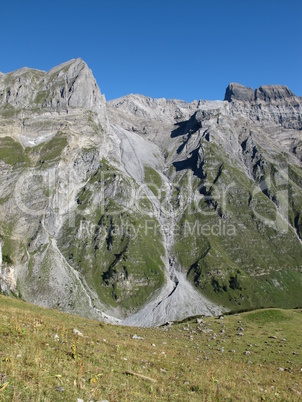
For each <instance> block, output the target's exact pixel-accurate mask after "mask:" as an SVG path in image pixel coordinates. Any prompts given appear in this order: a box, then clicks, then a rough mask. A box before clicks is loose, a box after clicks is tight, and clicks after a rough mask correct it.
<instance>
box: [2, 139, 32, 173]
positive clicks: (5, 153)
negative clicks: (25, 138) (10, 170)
mask: <svg viewBox="0 0 302 402" xmlns="http://www.w3.org/2000/svg"><path fill="white" fill-rule="evenodd" d="M0 160H3V161H4V162H5V163H6V164H8V165H12V166H15V165H17V164H25V165H27V164H28V163H29V160H28V158H27V157H26V155H25V154H24V151H23V148H22V145H21V144H20V143H19V142H17V141H15V140H13V139H12V138H11V137H3V138H0Z"/></svg>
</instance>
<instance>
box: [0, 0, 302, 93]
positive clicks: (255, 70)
mask: <svg viewBox="0 0 302 402" xmlns="http://www.w3.org/2000/svg"><path fill="white" fill-rule="evenodd" d="M301 21H302V0H207V1H204V0H152V1H151V0H106V1H104V0H85V1H84V0H83V1H80V0H0V38H1V39H0V71H2V72H4V73H5V72H8V71H12V70H16V69H18V68H21V67H23V66H27V67H33V68H38V69H41V70H49V69H51V68H52V67H54V66H56V65H58V64H60V63H62V62H64V61H67V60H69V59H72V58H77V57H81V58H82V59H83V60H85V61H86V62H87V64H88V65H89V67H90V68H91V69H92V71H93V73H94V76H95V78H96V80H97V82H98V84H99V86H100V88H101V91H102V93H105V95H106V98H107V99H113V98H117V97H120V96H123V95H126V94H129V93H141V94H144V95H148V96H151V97H165V98H178V99H184V100H187V101H191V100H193V99H223V97H224V93H225V88H226V86H227V85H228V84H229V83H230V82H239V83H241V84H243V85H246V86H251V87H253V88H256V87H258V86H260V85H262V84H284V85H287V86H288V87H289V88H290V89H291V90H292V91H293V92H294V93H295V94H296V95H298V96H302V23H301Z"/></svg>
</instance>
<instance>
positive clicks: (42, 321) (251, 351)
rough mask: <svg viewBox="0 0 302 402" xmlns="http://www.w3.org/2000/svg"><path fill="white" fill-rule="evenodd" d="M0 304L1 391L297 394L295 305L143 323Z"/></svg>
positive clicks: (298, 318)
mask: <svg viewBox="0 0 302 402" xmlns="http://www.w3.org/2000/svg"><path fill="white" fill-rule="evenodd" d="M0 307H1V308H0V318H1V319H0V399H1V401H12V400H14V401H22V402H23V401H24V402H26V401H30V402H34V401H45V402H46V401H76V400H77V398H82V399H83V400H84V401H88V400H91V399H93V400H96V401H98V400H103V399H107V400H109V401H110V402H113V401H129V402H130V401H209V402H210V401H235V400H236V401H261V400H262V401H299V400H301V394H302V387H301V348H302V341H301V336H300V335H301V334H300V328H301V325H302V310H287V311H286V310H263V311H254V312H249V313H242V314H240V315H239V314H238V315H229V316H225V317H224V318H223V319H215V318H203V320H202V322H200V323H197V322H196V319H191V320H186V322H182V323H178V324H173V325H171V326H166V327H160V328H150V329H146V328H131V327H122V326H112V325H107V324H104V323H99V322H97V321H92V320H88V319H85V318H82V317H77V316H73V315H68V314H63V313H60V312H58V311H54V310H47V309H43V308H40V307H37V306H34V305H31V304H27V303H24V302H21V301H19V300H16V299H10V298H7V297H3V296H0ZM75 328H76V329H77V330H79V331H80V332H81V333H82V334H83V335H84V336H83V337H82V336H77V335H75V334H74V329H75ZM239 332H241V333H243V336H238V333H239ZM134 334H136V335H138V336H140V337H142V338H143V339H133V338H132V337H133V335H134Z"/></svg>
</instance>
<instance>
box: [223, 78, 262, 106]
mask: <svg viewBox="0 0 302 402" xmlns="http://www.w3.org/2000/svg"><path fill="white" fill-rule="evenodd" d="M224 100H226V101H228V102H232V101H234V100H237V101H243V102H252V101H254V100H255V93H254V90H253V89H252V88H247V87H245V86H244V85H240V84H237V83H235V82H232V83H231V84H229V85H228V87H227V89H226V91H225V96H224Z"/></svg>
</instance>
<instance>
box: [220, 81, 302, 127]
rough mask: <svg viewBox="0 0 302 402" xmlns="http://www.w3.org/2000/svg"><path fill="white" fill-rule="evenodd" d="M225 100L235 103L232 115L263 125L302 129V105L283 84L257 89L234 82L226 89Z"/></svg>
mask: <svg viewBox="0 0 302 402" xmlns="http://www.w3.org/2000/svg"><path fill="white" fill-rule="evenodd" d="M225 101H228V102H231V103H232V109H231V110H232V113H234V114H237V115H241V116H243V115H244V116H246V117H249V118H250V119H253V120H254V121H259V122H263V124H266V125H267V124H270V123H271V122H273V123H274V124H277V125H281V126H282V127H284V128H291V129H296V130H301V129H302V120H301V114H302V102H301V99H300V98H298V97H297V96H295V95H294V93H293V92H292V91H290V90H289V89H288V88H287V87H286V86H284V85H263V86H261V87H259V88H257V89H255V90H253V89H252V88H246V87H244V86H243V85H240V84H236V83H232V84H229V86H228V87H227V89H226V93H225Z"/></svg>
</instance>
